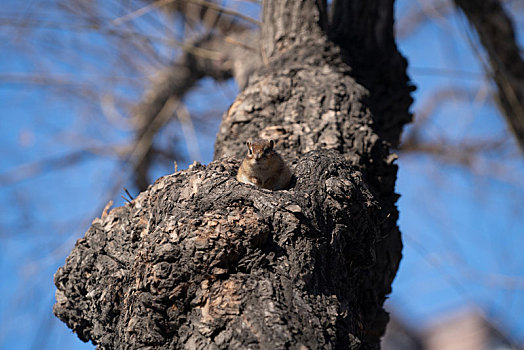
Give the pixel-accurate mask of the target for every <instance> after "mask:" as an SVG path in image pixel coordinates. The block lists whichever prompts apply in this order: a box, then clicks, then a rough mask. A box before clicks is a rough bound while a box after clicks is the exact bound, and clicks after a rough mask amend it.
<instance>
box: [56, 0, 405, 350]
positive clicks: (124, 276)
mask: <svg viewBox="0 0 524 350" xmlns="http://www.w3.org/2000/svg"><path fill="white" fill-rule="evenodd" d="M332 6H333V13H334V14H336V15H333V16H331V18H330V16H329V15H328V13H327V12H326V8H325V7H326V6H325V3H324V2H323V1H320V0H318V1H315V0H282V1H271V0H267V1H265V2H264V4H263V16H264V18H263V20H264V22H263V28H262V34H261V46H262V51H263V53H262V56H263V61H264V62H265V64H264V66H263V67H262V68H260V69H259V70H258V71H256V72H255V73H254V74H253V75H252V76H251V77H250V79H249V82H248V85H247V87H246V88H245V89H244V90H243V92H242V93H241V94H240V95H239V96H238V97H237V99H236V101H235V102H234V103H233V104H232V106H231V107H230V109H229V110H228V112H227V113H226V114H225V115H224V117H223V121H222V124H221V126H220V131H219V134H218V135H217V140H216V145H215V159H216V160H215V161H213V162H212V163H210V164H209V165H207V166H202V165H199V164H194V165H193V166H191V167H190V168H189V169H188V170H185V171H181V172H178V173H176V174H173V175H168V176H165V177H163V178H160V179H159V180H157V181H156V182H155V184H154V185H152V186H151V187H149V188H148V190H147V191H144V192H143V193H141V194H140V195H139V196H138V197H137V198H136V199H135V200H133V201H132V202H131V203H130V204H127V205H125V206H124V207H120V208H116V209H113V210H112V211H111V212H110V213H109V214H104V215H102V218H101V219H95V221H94V222H93V225H92V226H91V228H90V229H89V231H88V232H87V233H86V235H85V237H84V238H82V239H80V240H79V241H78V242H77V244H76V246H75V248H74V249H73V251H72V252H71V254H70V256H69V257H68V258H67V261H66V264H65V266H64V267H61V268H60V269H59V270H58V272H57V273H56V275H55V284H56V286H57V303H56V304H55V307H54V312H55V314H56V315H57V316H58V317H59V318H60V319H61V320H63V321H64V322H66V323H67V324H68V326H69V327H71V328H72V329H73V330H74V331H75V332H76V333H77V334H78V335H79V337H80V338H81V339H82V340H85V341H87V340H92V341H93V343H95V344H98V345H99V347H100V348H116V349H120V348H122V349H124V348H125V349H127V348H139V347H140V348H141V347H148V348H155V349H160V348H165V349H168V348H169V349H172V348H190V349H194V348H198V349H214V348H215V349H246V348H256V349H258V348H263V349H282V348H294V349H317V348H318V349H330V348H355V349H357V348H362V349H368V348H378V347H379V343H380V337H381V335H382V334H383V332H384V330H385V326H386V324H387V320H388V317H387V313H386V312H385V311H384V310H383V308H382V306H383V302H384V300H385V298H386V295H387V294H388V293H389V292H390V291H391V283H392V281H393V278H394V276H395V274H396V271H397V268H398V264H399V261H400V258H401V247H402V243H401V239H400V233H399V230H398V227H397V225H396V221H397V217H398V212H397V210H396V207H395V202H396V199H397V195H396V194H395V193H394V184H395V179H396V170H397V168H396V165H395V164H394V163H393V162H394V160H395V158H396V156H395V155H393V154H390V153H389V151H388V144H393V145H396V143H397V142H398V140H399V137H400V132H401V130H402V126H403V124H404V123H406V122H407V121H409V120H410V118H411V116H410V115H409V112H408V108H409V105H410V103H411V98H410V96H409V94H410V91H412V87H411V86H410V85H409V84H408V79H407V77H406V74H405V68H406V63H405V60H404V59H403V58H402V57H401V56H400V54H399V53H398V52H397V50H396V46H395V43H394V40H393V27H392V26H393V1H392V0H390V1H385V0H374V1H369V0H366V1H364V0H362V1H334V2H333V4H332ZM353 19H354V20H353ZM253 137H264V138H272V139H274V140H275V142H276V146H275V147H276V149H277V151H279V152H280V153H281V154H282V155H283V157H284V158H285V159H287V160H288V161H289V162H290V163H291V164H294V176H295V180H294V182H293V184H292V186H291V188H290V189H289V190H284V191H269V190H262V189H257V188H255V187H252V186H249V185H245V184H242V183H239V182H238V181H236V179H235V174H236V171H237V169H238V166H239V164H240V162H239V160H237V159H239V158H241V157H242V156H243V155H244V153H245V152H244V148H245V146H244V142H245V140H247V139H249V138H253ZM233 157H235V158H236V159H234V158H233Z"/></svg>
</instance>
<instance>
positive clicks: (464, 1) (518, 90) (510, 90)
mask: <svg viewBox="0 0 524 350" xmlns="http://www.w3.org/2000/svg"><path fill="white" fill-rule="evenodd" d="M454 1H455V4H456V5H457V6H458V7H459V8H460V9H461V10H462V11H463V12H464V14H465V15H466V17H467V18H468V20H469V21H470V23H471V25H472V26H473V27H474V28H475V29H476V31H477V34H478V36H479V39H480V42H481V44H482V46H483V47H484V49H485V50H486V53H487V55H488V58H489V62H490V70H491V72H492V75H493V80H494V81H495V83H496V84H497V87H498V98H499V102H500V109H501V110H502V113H503V114H504V116H505V117H506V121H507V123H508V125H509V127H510V130H511V131H512V132H513V134H514V135H515V138H516V140H517V142H518V144H519V146H520V149H521V151H522V152H524V60H523V58H522V56H521V54H520V48H519V47H518V44H517V41H516V37H515V31H514V29H513V23H512V21H511V18H510V16H509V15H508V14H507V13H506V11H505V10H504V7H503V6H502V5H501V4H500V1H499V0H484V1H476V0H454Z"/></svg>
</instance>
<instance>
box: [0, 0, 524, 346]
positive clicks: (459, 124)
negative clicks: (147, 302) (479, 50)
mask: <svg viewBox="0 0 524 350" xmlns="http://www.w3.org/2000/svg"><path fill="white" fill-rule="evenodd" d="M41 3H42V2H39V1H31V2H28V4H29V5H28V6H27V7H25V6H24V7H23V8H20V6H19V5H17V4H18V3H17V2H14V1H8V2H7V3H6V7H7V10H6V12H5V13H6V14H12V13H19V16H18V17H17V18H23V16H22V15H21V14H23V13H27V11H28V10H27V8H35V7H38V5H39V4H41ZM508 6H510V5H508ZM412 7H413V2H409V1H407V0H403V1H398V2H397V12H398V13H404V12H405V11H407V9H408V8H412ZM517 9H518V7H517ZM520 10H521V12H520V13H522V10H523V9H522V8H520ZM4 16H5V15H2V16H0V18H4ZM47 16H48V17H46V18H48V19H49V18H51V19H53V18H54V19H56V18H55V17H53V16H55V15H53V14H51V15H47ZM49 16H51V17H49ZM516 23H517V26H518V29H519V30H518V33H519V38H522V32H523V26H524V23H523V22H522V20H519V21H517V22H516ZM50 31H54V32H53V33H50ZM50 31H46V30H42V31H41V32H39V34H38V35H37V36H36V37H31V36H30V37H29V39H26V38H25V37H23V36H21V37H20V36H13V32H12V30H8V29H7V27H6V26H1V27H0V50H1V52H2V53H3V54H2V56H0V78H1V79H0V82H1V84H0V106H1V107H2V118H0V150H1V152H2V153H1V154H2V157H0V179H1V178H2V177H1V176H2V174H4V175H5V174H6V173H8V174H15V176H22V177H24V176H25V175H27V174H29V172H30V171H33V170H38V169H37V168H34V167H33V168H28V167H24V164H26V163H28V162H29V163H31V162H34V161H37V160H41V159H52V158H57V159H59V158H60V157H62V156H64V155H67V154H70V153H71V152H72V151H78V150H81V149H82V147H83V146H84V145H85V144H86V142H87V144H89V145H90V146H93V145H94V146H96V145H99V144H103V143H104V142H107V141H108V140H117V141H118V142H120V143H124V142H125V141H126V140H127V139H128V138H129V136H130V135H129V133H128V131H126V130H125V129H118V128H116V129H114V130H113V129H111V130H110V129H109V128H107V124H105V123H106V121H104V119H103V118H101V117H100V115H101V114H102V108H101V107H100V105H101V102H100V101H97V103H92V104H90V105H89V106H88V107H86V106H85V105H82V106H80V105H79V103H78V101H77V100H76V99H74V98H69V97H68V95H67V94H66V93H65V92H64V91H65V90H67V89H70V88H76V87H77V86H76V85H74V84H72V85H67V84H66V85H65V86H64V88H63V90H55V89H53V88H51V87H49V86H47V85H45V84H41V85H37V86H36V87H35V86H34V85H28V84H25V83H23V82H20V81H18V80H16V81H14V80H13V79H9V78H6V75H8V74H13V73H16V74H18V75H20V74H29V73H39V74H40V73H47V72H48V71H50V72H59V73H61V74H63V76H67V77H69V76H71V73H72V72H74V74H78V75H77V76H82V77H83V78H85V80H82V81H89V82H91V83H92V85H93V86H95V87H96V88H97V89H101V88H102V87H106V85H105V83H104V82H103V81H98V76H102V75H103V74H106V75H107V74H112V75H115V76H119V77H121V78H122V79H123V80H122V81H114V82H113V83H112V85H110V87H108V88H110V89H114V90H115V91H118V93H119V95H120V96H123V97H124V98H127V99H128V100H131V101H132V100H133V99H134V98H136V96H138V95H139V91H140V88H141V86H143V79H142V81H141V79H137V75H134V74H136V73H132V72H128V75H126V71H124V70H117V71H114V70H113V69H114V67H115V62H116V63H118V61H117V58H116V57H115V56H112V55H111V52H110V48H108V46H107V43H106V42H105V41H104V40H105V39H103V38H102V37H100V36H99V35H97V33H92V32H87V33H86V32H85V31H84V32H76V31H68V30H56V29H53V30H50ZM468 33H469V34H468ZM468 36H469V37H471V38H472V40H473V41H475V36H474V35H472V34H471V31H470V30H469V29H468V25H467V22H466V21H465V20H464V19H463V18H462V17H461V16H448V17H445V18H438V16H437V17H436V18H433V19H431V20H429V21H427V23H426V24H425V25H423V26H421V27H419V28H417V30H416V32H415V33H414V34H412V35H409V36H406V37H402V38H399V47H400V49H401V51H402V52H403V53H404V55H405V56H406V57H407V58H408V60H409V63H410V68H409V72H410V76H411V78H412V79H413V80H414V82H415V84H416V85H417V87H418V90H417V91H416V92H415V94H414V97H415V104H414V106H413V110H414V111H415V112H417V111H418V110H419V109H421V108H423V107H424V106H425V104H426V103H427V101H428V100H430V99H431V98H432V93H434V92H435V91H437V90H438V89H443V88H446V87H448V86H459V87H462V88H467V89H469V90H471V91H473V92H474V96H475V99H474V101H464V100H462V99H458V98H457V99H454V100H453V99H452V100H449V101H446V102H445V103H442V105H439V106H438V108H437V110H436V111H435V113H434V114H433V115H432V117H431V120H430V121H429V123H428V124H427V125H426V127H425V128H423V136H424V138H425V139H427V140H436V141H440V140H443V139H445V140H448V141H449V142H456V143H458V142H460V140H464V139H475V138H479V137H502V138H506V139H508V140H509V145H508V146H507V147H506V151H505V152H506V153H505V154H504V156H505V157H504V158H503V159H498V158H497V159H496V162H495V164H497V166H500V168H494V167H493V165H492V163H491V162H490V155H489V154H488V155H486V159H487V160H485V161H484V162H485V164H484V163H482V162H479V164H476V167H475V171H473V172H472V171H471V170H470V169H466V168H464V167H462V166H460V165H456V164H450V163H447V162H443V161H440V160H438V159H435V157H431V156H427V155H420V154H402V155H401V158H400V159H399V177H398V182H397V192H398V193H400V194H401V198H400V200H399V210H400V221H399V224H400V227H401V230H402V232H403V236H404V245H405V248H404V253H403V254H404V258H403V261H402V263H401V267H400V271H399V273H398V275H397V278H396V280H395V282H394V284H393V293H392V295H391V298H390V300H389V301H388V308H390V309H391V310H394V311H395V313H396V314H397V315H399V317H401V318H402V319H403V320H404V321H405V322H406V323H408V324H410V325H412V326H413V327H414V328H415V329H418V330H423V329H424V327H427V326H428V325H430V324H431V323H432V322H435V321H436V320H437V319H439V318H440V317H443V316H444V315H446V314H449V313H452V312H454V311H455V310H459V309H463V308H465V307H475V308H479V309H480V310H482V311H483V312H484V313H485V314H486V315H487V316H488V317H489V318H490V319H491V320H492V321H493V322H494V323H495V324H496V325H498V326H499V327H501V328H502V329H504V330H506V331H507V332H508V333H509V334H510V335H511V336H512V337H513V338H515V339H518V340H519V341H521V342H522V341H524V320H523V319H522V317H520V315H522V314H524V293H523V290H524V273H523V272H524V260H522V259H519V253H520V247H522V246H524V212H523V211H524V205H523V204H524V186H523V180H522V179H524V163H523V160H522V159H523V157H522V156H521V155H519V154H518V152H517V148H516V145H515V143H514V142H512V141H511V140H512V136H511V134H510V133H509V132H508V131H507V128H506V126H505V123H504V121H503V118H502V117H501V116H500V114H499V113H498V111H497V109H496V106H494V104H493V102H491V101H490V100H489V98H486V96H489V93H488V92H489V91H490V89H492V88H493V86H492V85H491V84H489V83H486V82H485V80H484V79H483V72H482V67H481V65H480V64H479V63H478V59H477V57H476V54H475V53H474V51H473V50H472V49H471V46H470V44H469V42H468ZM50 38H55V39H56V38H63V39H64V40H63V41H62V42H60V43H59V44H57V43H54V42H53V41H52V40H50ZM43 39H45V40H47V41H46V44H45V45H40V43H41V41H38V40H43ZM27 40H29V42H27ZM31 40H33V41H34V43H35V46H34V47H35V50H38V54H39V55H41V57H39V59H38V60H36V62H37V63H35V60H34V57H33V56H31V55H27V54H25V53H23V52H22V51H20V47H21V46H23V47H27V45H29V46H31ZM80 42H83V43H85V42H88V43H91V44H92V45H93V46H94V47H95V48H96V49H97V51H96V52H100V54H93V56H92V57H90V58H89V59H88V60H85V61H88V63H86V62H85V61H82V64H81V65H80V64H78V65H76V59H75V58H74V57H72V58H70V59H69V60H67V59H64V60H63V61H57V55H58V53H59V52H60V51H59V50H55V46H56V45H58V46H59V47H60V48H63V47H76V46H80ZM521 42H522V40H521ZM24 45H25V46H24ZM158 50H159V51H162V50H163V49H162V48H158ZM164 53H165V55H167V56H168V55H169V54H172V53H170V52H169V50H168V49H166V51H165V52H164ZM74 74H73V75H72V76H73V77H75V75H74ZM86 77H87V78H86ZM128 81H133V82H134V84H133V85H132V87H130V88H129V87H127V85H126V84H127V82H128ZM141 84H142V85H141ZM235 94H236V92H235V87H234V84H233V83H231V82H229V83H224V84H216V83H213V82H211V81H209V80H206V81H203V82H202V83H201V84H200V85H199V86H198V87H197V88H196V89H195V91H193V92H192V93H191V94H190V96H188V97H187V99H186V101H185V103H186V106H187V107H188V109H189V110H190V112H191V113H192V114H195V115H197V114H202V113H206V112H208V113H211V114H216V115H218V116H220V114H221V113H222V112H223V111H224V110H225V109H227V106H228V104H229V103H231V101H232V99H233V98H234V97H235ZM64 96H66V97H64ZM209 106H213V108H212V109H211V110H210V109H209ZM83 114H86V116H84V115H83ZM79 116H80V117H79ZM93 120H94V121H95V122H94V123H93ZM217 129H218V120H214V121H212V122H209V123H208V124H207V127H206V130H205V131H202V132H199V133H198V146H199V150H200V154H201V159H199V160H200V161H201V162H203V163H207V162H209V161H210V160H211V159H212V153H213V152H212V150H213V141H214V139H213V137H214V136H213V135H214V134H215V133H216V130H217ZM408 132H409V130H408ZM164 133H165V138H163V139H162V141H161V142H170V140H171V137H174V136H176V137H178V139H179V140H183V135H182V133H181V132H180V130H178V129H177V128H176V127H172V129H169V130H165V131H164ZM84 139H85V142H84ZM78 141H80V142H78ZM181 146H182V147H183V142H182V143H181ZM182 153H183V154H184V155H186V157H187V158H188V159H187V161H186V162H182V163H181V164H179V166H180V167H186V166H187V164H188V163H190V162H191V161H190V159H189V158H190V153H189V152H188V151H187V150H183V151H182ZM80 155H81V156H84V158H82V159H83V160H82V161H81V162H79V163H78V164H76V165H74V166H70V167H64V168H61V169H58V170H50V171H44V172H43V173H42V174H41V175H38V176H36V177H29V178H27V179H23V180H20V181H17V182H15V183H12V184H7V185H6V184H5V183H0V211H1V212H2V213H3V214H4V215H2V218H0V273H1V274H2V276H4V279H3V282H2V284H1V285H0V349H4V348H5V349H32V348H38V349H66V348H67V349H81V348H93V346H92V345H90V344H84V343H82V342H81V341H79V340H78V339H77V338H76V336H75V335H74V334H72V333H71V331H70V330H69V329H68V328H67V327H66V326H65V325H64V324H63V323H61V322H60V321H58V320H57V319H56V318H55V317H54V316H53V315H52V313H51V307H52V305H53V303H54V290H55V288H54V285H53V281H52V275H53V274H54V272H55V271H56V269H57V268H58V267H59V266H61V265H62V264H63V263H64V259H65V256H66V255H67V253H68V252H69V251H70V249H71V247H72V246H73V245H74V242H75V240H76V239H77V238H79V237H81V236H82V235H83V233H84V232H85V231H86V230H87V228H88V227H89V224H90V222H91V220H92V219H93V218H94V217H96V216H99V215H100V212H101V209H102V208H101V207H103V205H104V204H105V203H106V202H107V201H108V200H109V199H111V198H109V197H108V195H107V193H108V191H109V190H110V189H111V186H110V185H109V182H108V181H107V180H108V178H112V177H114V176H118V177H120V178H121V181H122V183H123V185H124V186H126V187H128V188H132V186H131V185H130V184H129V178H128V177H126V176H125V174H124V175H122V174H119V169H120V164H119V163H118V162H116V161H115V159H114V158H112V157H103V158H100V157H91V156H88V155H85V154H84V155H82V154H81V153H80ZM497 157H500V155H497ZM13 169H15V170H14V171H13ZM171 170H172V164H171V163H170V164H163V165H161V166H158V167H157V168H155V175H156V177H158V176H161V175H164V174H166V173H169V171H171ZM492 170H497V172H496V176H494V175H493V173H494V171H492ZM120 195H121V193H118V194H116V195H114V196H113V198H112V199H114V200H115V204H116V205H121V204H122V199H121V198H120ZM102 203H103V204H102Z"/></svg>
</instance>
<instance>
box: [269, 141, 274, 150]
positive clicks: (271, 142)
mask: <svg viewBox="0 0 524 350" xmlns="http://www.w3.org/2000/svg"><path fill="white" fill-rule="evenodd" d="M273 146H275V141H273V140H269V148H270V149H273Z"/></svg>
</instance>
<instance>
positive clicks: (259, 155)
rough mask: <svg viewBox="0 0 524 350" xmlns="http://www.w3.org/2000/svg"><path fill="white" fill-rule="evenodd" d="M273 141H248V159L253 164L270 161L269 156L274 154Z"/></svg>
mask: <svg viewBox="0 0 524 350" xmlns="http://www.w3.org/2000/svg"><path fill="white" fill-rule="evenodd" d="M274 144H275V143H274V141H273V140H253V141H247V142H246V145H247V156H246V157H247V158H248V159H249V160H251V162H252V163H263V162H265V160H267V159H269V156H270V155H271V154H272V153H273V152H274V151H273V146H274Z"/></svg>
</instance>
